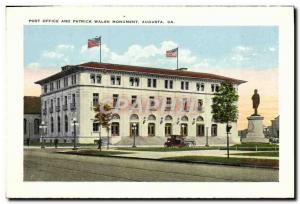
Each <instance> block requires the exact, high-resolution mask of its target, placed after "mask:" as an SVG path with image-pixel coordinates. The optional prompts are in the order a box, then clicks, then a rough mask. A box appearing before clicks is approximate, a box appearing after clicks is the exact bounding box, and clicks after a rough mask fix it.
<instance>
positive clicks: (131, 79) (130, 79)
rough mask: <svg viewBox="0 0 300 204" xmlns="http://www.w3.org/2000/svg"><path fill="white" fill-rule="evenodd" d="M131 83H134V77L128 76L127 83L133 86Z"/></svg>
mask: <svg viewBox="0 0 300 204" xmlns="http://www.w3.org/2000/svg"><path fill="white" fill-rule="evenodd" d="M133 84H134V79H133V77H130V78H129V85H130V86H133Z"/></svg>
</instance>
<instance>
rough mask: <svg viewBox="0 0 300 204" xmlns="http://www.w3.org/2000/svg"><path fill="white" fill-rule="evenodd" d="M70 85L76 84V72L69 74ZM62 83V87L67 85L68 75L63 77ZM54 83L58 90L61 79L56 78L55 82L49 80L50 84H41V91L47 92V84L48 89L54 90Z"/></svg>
mask: <svg viewBox="0 0 300 204" xmlns="http://www.w3.org/2000/svg"><path fill="white" fill-rule="evenodd" d="M70 78H71V85H75V84H77V76H76V74H73V75H71V77H70ZM62 80H63V85H64V88H66V87H68V86H69V77H64V78H63V79H62ZM54 84H55V85H56V87H55V89H56V90H59V89H60V88H61V79H58V80H56V81H55V82H50V84H44V86H43V92H44V94H46V93H48V86H49V91H50V92H51V91H54Z"/></svg>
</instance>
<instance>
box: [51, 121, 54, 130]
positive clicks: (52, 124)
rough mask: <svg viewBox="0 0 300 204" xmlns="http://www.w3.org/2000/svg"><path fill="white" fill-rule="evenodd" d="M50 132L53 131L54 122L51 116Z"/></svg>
mask: <svg viewBox="0 0 300 204" xmlns="http://www.w3.org/2000/svg"><path fill="white" fill-rule="evenodd" d="M51 132H52V133H53V132H54V123H53V117H51Z"/></svg>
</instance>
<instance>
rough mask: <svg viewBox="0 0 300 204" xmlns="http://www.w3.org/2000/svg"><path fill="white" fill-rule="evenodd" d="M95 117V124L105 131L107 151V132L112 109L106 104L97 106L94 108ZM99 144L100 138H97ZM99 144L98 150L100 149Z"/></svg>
mask: <svg viewBox="0 0 300 204" xmlns="http://www.w3.org/2000/svg"><path fill="white" fill-rule="evenodd" d="M94 110H95V112H96V115H95V119H94V121H95V122H98V123H99V128H101V126H102V127H104V128H105V129H106V131H107V149H109V130H110V125H111V123H110V121H111V119H112V112H111V110H112V108H111V107H110V105H108V104H99V105H97V106H96V107H95V108H94ZM99 140H100V141H99V142H101V138H99ZM101 145H102V144H100V149H101Z"/></svg>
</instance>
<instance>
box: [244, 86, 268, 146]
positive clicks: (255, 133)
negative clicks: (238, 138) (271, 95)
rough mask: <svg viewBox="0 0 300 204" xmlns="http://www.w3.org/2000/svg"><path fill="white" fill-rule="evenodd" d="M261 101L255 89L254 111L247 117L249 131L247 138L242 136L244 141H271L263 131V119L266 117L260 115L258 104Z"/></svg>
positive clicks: (253, 98)
mask: <svg viewBox="0 0 300 204" xmlns="http://www.w3.org/2000/svg"><path fill="white" fill-rule="evenodd" d="M259 103H260V97H259V94H258V92H257V89H255V90H254V94H253V96H252V104H253V109H254V113H253V114H252V115H251V116H249V117H247V119H248V132H247V135H246V137H245V138H242V143H247V142H248V143H249V142H254V143H269V139H267V138H265V135H264V133H263V119H264V117H262V116H260V115H259V114H258V112H257V109H258V106H259Z"/></svg>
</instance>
